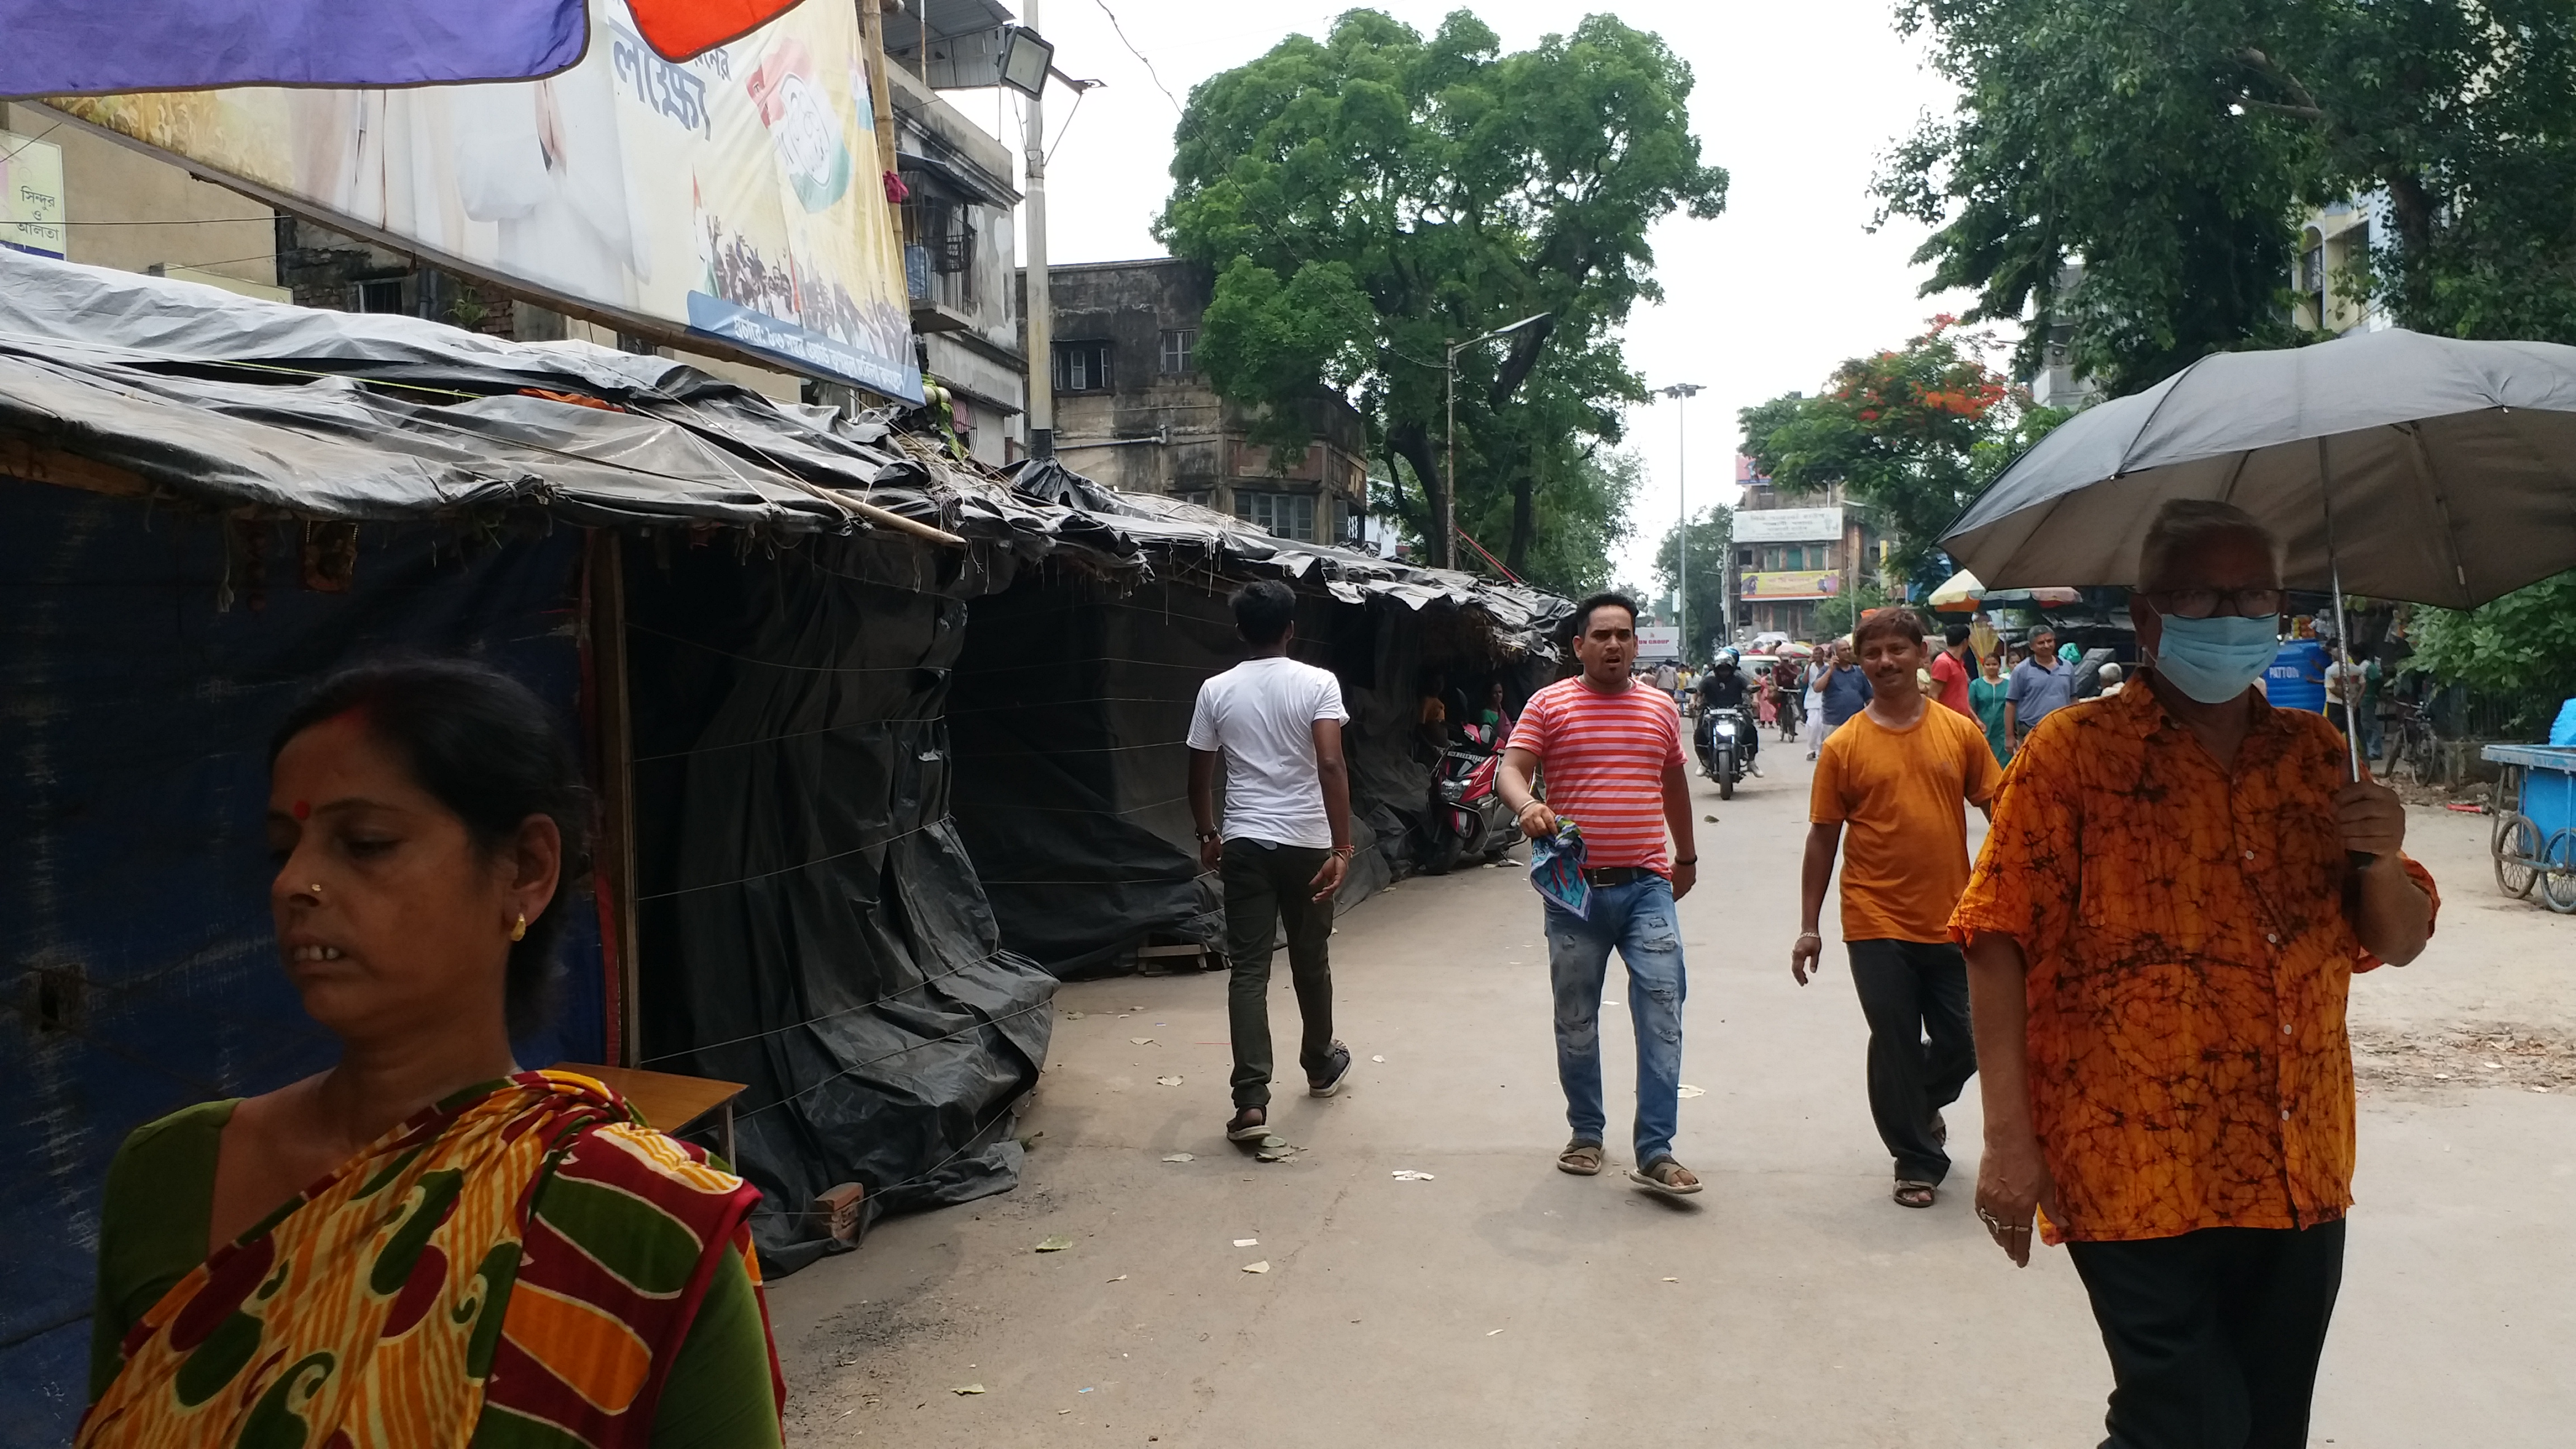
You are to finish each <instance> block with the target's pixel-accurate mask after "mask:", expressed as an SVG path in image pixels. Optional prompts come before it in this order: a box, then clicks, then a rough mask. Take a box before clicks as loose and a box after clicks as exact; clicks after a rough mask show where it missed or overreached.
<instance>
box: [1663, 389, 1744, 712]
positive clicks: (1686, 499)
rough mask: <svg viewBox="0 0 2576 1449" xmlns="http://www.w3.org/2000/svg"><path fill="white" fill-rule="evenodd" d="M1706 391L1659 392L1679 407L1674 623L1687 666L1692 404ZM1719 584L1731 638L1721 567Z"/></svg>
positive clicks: (1720, 615)
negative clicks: (1679, 509) (1678, 527)
mask: <svg viewBox="0 0 2576 1449" xmlns="http://www.w3.org/2000/svg"><path fill="white" fill-rule="evenodd" d="M1703 391H1705V389H1703V388H1702V387H1701V386H1700V385H1699V384H1698V383H1695V382H1677V383H1674V384H1673V385H1672V386H1670V387H1659V388H1657V389H1655V394H1656V396H1658V397H1668V398H1671V399H1672V400H1673V401H1674V402H1675V403H1676V404H1678V405H1679V406H1677V407H1676V408H1675V409H1674V413H1673V423H1674V431H1675V434H1676V435H1677V438H1678V442H1677V443H1676V444H1675V447H1674V455H1673V457H1674V463H1675V465H1676V466H1675V467H1674V469H1673V482H1674V487H1675V491H1677V492H1679V493H1680V494H1681V507H1682V522H1681V531H1680V532H1679V533H1676V534H1675V535H1673V623H1674V624H1675V625H1676V626H1677V627H1678V628H1679V629H1680V631H1681V644H1680V646H1679V647H1680V650H1681V654H1682V658H1683V660H1684V661H1685V662H1687V661H1688V660H1689V658H1690V407H1689V403H1690V400H1691V399H1692V398H1694V397H1697V396H1699V395H1700V393H1701V392H1703ZM1717 582H1718V590H1717V594H1718V599H1717V619H1718V628H1719V632H1720V633H1721V634H1722V635H1724V636H1726V637H1729V638H1731V637H1733V635H1734V633H1735V625H1734V620H1733V618H1732V617H1731V615H1730V611H1729V610H1728V609H1727V606H1726V569H1725V567H1724V566H1723V565H1721V566H1720V567H1719V569H1718V571H1717Z"/></svg>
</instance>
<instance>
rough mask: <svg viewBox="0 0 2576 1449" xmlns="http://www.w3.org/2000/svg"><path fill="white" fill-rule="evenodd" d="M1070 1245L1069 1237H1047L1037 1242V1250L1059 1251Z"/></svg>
mask: <svg viewBox="0 0 2576 1449" xmlns="http://www.w3.org/2000/svg"><path fill="white" fill-rule="evenodd" d="M1072 1246H1073V1239H1071V1238H1061V1237H1058V1238H1049V1239H1047V1240H1046V1241H1045V1242H1043V1243H1040V1244H1038V1249H1037V1250H1038V1251H1039V1252H1041V1253H1061V1252H1063V1251H1064V1250H1065V1249H1067V1248H1070V1247H1072Z"/></svg>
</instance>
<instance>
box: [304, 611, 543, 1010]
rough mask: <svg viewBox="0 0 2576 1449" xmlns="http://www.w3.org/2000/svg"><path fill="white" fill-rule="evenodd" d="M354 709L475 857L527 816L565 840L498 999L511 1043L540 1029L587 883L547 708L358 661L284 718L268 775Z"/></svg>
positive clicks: (519, 693)
mask: <svg viewBox="0 0 2576 1449" xmlns="http://www.w3.org/2000/svg"><path fill="white" fill-rule="evenodd" d="M353 710H354V711H357V712H359V713H360V715H361V716H362V717H363V719H364V720H365V723H366V727H367V730H368V732H369V733H371V734H373V735H374V736H375V737H376V738H377V739H378V740H380V741H382V742H383V743H385V744H386V745H389V746H391V747H392V748H393V751H394V753H395V754H396V755H398V756H400V757H401V759H402V761H403V763H404V765H405V766H406V767H407V768H409V770H410V771H411V777H412V781H413V783H415V784H417V785H419V786H420V787H421V788H422V789H423V790H426V791H428V792H429V793H430V795H431V796H432V797H433V798H435V799H436V800H437V801H438V803H440V804H441V805H444V806H446V807H447V808H448V809H450V810H452V811H454V812H456V817H457V818H458V819H459V820H462V821H464V822H465V833H466V836H467V838H468V839H470V840H472V841H473V842H474V848H475V849H476V850H478V851H480V852H482V853H483V854H484V855H486V856H491V855H494V854H497V853H498V852H500V851H501V850H503V849H505V848H507V847H508V845H509V844H510V842H512V841H513V840H516V839H517V838H518V834H519V826H520V825H521V823H522V822H524V821H526V819H527V818H528V817H529V816H531V815H543V816H546V817H548V818H549V819H551V820H553V821H554V823H555V828H556V830H558V831H560V832H561V833H562V835H563V866H562V872H561V874H560V875H559V876H558V877H557V881H556V885H555V895H554V899H553V900H550V901H548V902H546V908H545V910H543V911H542V912H540V913H538V915H537V917H536V919H534V920H532V921H530V922H528V933H527V935H526V937H525V938H524V939H521V940H519V941H516V942H513V943H512V944H511V946H510V968H509V976H508V984H507V991H506V997H505V1001H504V1007H505V1009H506V1011H507V1013H508V1018H509V1027H510V1034H511V1035H512V1036H513V1037H517V1036H523V1035H525V1034H526V1033H528V1032H529V1031H531V1030H533V1029H535V1028H536V1027H538V1026H541V1025H543V1024H544V1022H545V1018H546V1016H547V1014H548V1012H549V1009H550V1008H551V1006H552V997H553V995H554V987H555V979H556V974H557V967H556V964H555V944H556V942H558V941H559V940H561V939H562V937H563V930H564V922H565V920H566V919H567V918H568V917H569V915H570V913H571V909H572V906H571V902H573V901H574V900H575V899H577V898H578V897H579V895H580V887H581V885H582V883H583V882H584V881H585V880H587V878H588V877H589V875H590V812H591V800H590V790H589V788H588V787H587V786H586V785H584V784H583V783H582V773H581V762H580V761H579V760H578V759H576V758H575V757H574V755H573V749H572V743H571V741H569V740H567V739H566V738H565V737H564V733H563V731H562V730H561V729H559V728H557V727H556V724H555V717H554V712H553V711H552V710H549V709H548V708H547V707H546V704H545V701H543V700H541V699H539V698H537V696H536V694H535V692H534V691H532V690H530V689H529V688H528V687H527V686H526V685H524V684H521V683H520V682H519V681H517V680H515V679H512V678H511V677H510V676H508V675H506V674H503V673H501V672H500V671H499V670H496V669H493V668H490V667H489V666H486V665H482V664H476V663H472V662H470V661H467V660H462V659H422V660H409V661H402V662H395V663H385V664H368V665H361V666H359V667H358V668H355V669H348V670H343V671H342V672H340V673H338V674H335V675H332V676H331V677H330V678H329V679H326V680H324V681H323V682H322V683H321V685H320V686H319V687H317V688H316V689H314V691H313V692H312V693H310V694H308V695H306V696H304V698H303V699H302V700H300V701H298V702H297V704H296V706H295V708H294V709H292V710H290V711H288V712H287V716H286V719H285V720H284V721H283V722H282V723H280V724H279V725H278V727H277V733H276V734H274V735H272V736H270V737H269V742H268V763H269V767H270V768H271V769H275V768H276V766H277V756H278V754H279V752H281V751H283V750H284V749H285V748H286V745H287V742H288V741H290V740H292V739H294V738H295V737H296V736H297V735H300V734H302V733H304V732H305V731H306V730H308V729H311V728H312V727H313V726H315V725H317V724H320V723H321V722H322V721H324V720H327V719H337V718H338V717H340V716H341V715H344V714H348V713H350V712H351V711H353Z"/></svg>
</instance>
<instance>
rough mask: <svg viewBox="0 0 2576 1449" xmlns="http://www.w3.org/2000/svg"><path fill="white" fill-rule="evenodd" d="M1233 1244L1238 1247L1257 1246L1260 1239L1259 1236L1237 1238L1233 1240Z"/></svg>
mask: <svg viewBox="0 0 2576 1449" xmlns="http://www.w3.org/2000/svg"><path fill="white" fill-rule="evenodd" d="M1234 1245H1235V1246H1236V1247H1238V1248H1258V1247H1260V1246H1261V1240H1260V1239H1259V1238H1237V1239H1235V1240H1234Z"/></svg>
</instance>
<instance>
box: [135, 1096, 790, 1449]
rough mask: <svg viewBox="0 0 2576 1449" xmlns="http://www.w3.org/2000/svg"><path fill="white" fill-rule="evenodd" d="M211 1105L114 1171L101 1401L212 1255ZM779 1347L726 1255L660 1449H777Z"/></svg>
mask: <svg viewBox="0 0 2576 1449" xmlns="http://www.w3.org/2000/svg"><path fill="white" fill-rule="evenodd" d="M237 1100H238V1099H233V1100H227V1101H221V1102H203V1103H200V1104H198V1105H197V1106H194V1107H188V1108H184V1109H182V1110H180V1111H177V1112H173V1113H171V1114H170V1115H169V1116H167V1117H164V1118H162V1119H161V1120H160V1121H158V1122H152V1123H147V1124H145V1125H144V1126H142V1127H138V1128H136V1129H135V1131H134V1135H132V1136H130V1137H128V1138H126V1139H125V1145H124V1146H123V1147H120V1148H118V1149H117V1152H116V1158H115V1160H114V1161H113V1162H111V1163H109V1164H108V1168H107V1191H106V1194H105V1198H104V1201H103V1202H102V1203H101V1204H100V1206H99V1231H98V1306H97V1309H96V1310H95V1311H94V1312H93V1313H92V1315H91V1317H90V1335H89V1400H90V1402H91V1403H93V1404H94V1403H97V1402H98V1399H99V1396H100V1395H101V1394H104V1393H106V1392H107V1386H108V1384H109V1383H111V1382H112V1381H114V1379H115V1378H116V1375H117V1371H118V1370H120V1369H122V1368H123V1367H124V1366H125V1354H124V1352H123V1344H124V1342H125V1335H126V1333H127V1332H128V1331H130V1330H131V1329H132V1328H133V1327H134V1325H135V1324H136V1323H138V1322H140V1321H141V1320H142V1318H143V1315H144V1314H145V1313H147V1312H149V1311H150V1310H151V1308H152V1305H153V1304H155V1303H158V1302H160V1301H161V1299H162V1298H163V1297H164V1296H165V1295H167V1294H168V1293H169V1291H170V1290H171V1289H172V1288H175V1287H177V1286H178V1284H179V1280H181V1279H182V1278H185V1277H187V1276H188V1275H189V1274H190V1273H193V1272H195V1271H196V1269H197V1265H198V1264H200V1263H202V1262H204V1261H205V1260H206V1234H207V1231H208V1228H207V1224H208V1221H209V1219H210V1218H211V1217H212V1216H213V1213H214V1205H215V1154H216V1152H217V1150H218V1149H219V1148H220V1147H221V1146H222V1143H223V1135H224V1124H226V1123H228V1122H230V1121H231V1120H232V1116H233V1106H234V1102H235V1101H237ZM778 1442H779V1437H778V1406H777V1401H776V1400H775V1399H773V1398H772V1397H771V1396H770V1382H769V1340H768V1335H767V1333H766V1331H765V1330H764V1328H763V1327H762V1324H761V1316H760V1300H759V1298H758V1297H757V1295H756V1294H755V1293H754V1292H753V1290H752V1286H751V1275H750V1274H749V1273H747V1272H745V1271H744V1269H743V1266H742V1260H741V1259H740V1258H737V1257H734V1256H733V1255H731V1254H727V1255H725V1257H724V1259H723V1261H722V1262H721V1263H720V1265H719V1266H718V1267H717V1269H716V1275H715V1277H714V1279H713V1280H711V1281H710V1282H709V1283H708V1284H707V1295H706V1298H705V1300H704V1301H703V1302H701V1303H700V1304H699V1306H698V1315H697V1317H696V1318H694V1319H692V1320H691V1321H690V1323H689V1336H688V1338H687V1339H686V1340H684V1341H683V1342H682V1343H681V1345H680V1356H679V1358H678V1359H677V1360H675V1361H674V1362H673V1363H672V1365H671V1377H670V1380H669V1382H668V1383H667V1384H665V1385H664V1386H663V1389H662V1399H661V1403H660V1404H659V1405H658V1406H657V1407H656V1408H655V1410H654V1414H653V1449H733V1446H742V1449H775V1446H776V1445H777V1444H778Z"/></svg>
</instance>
